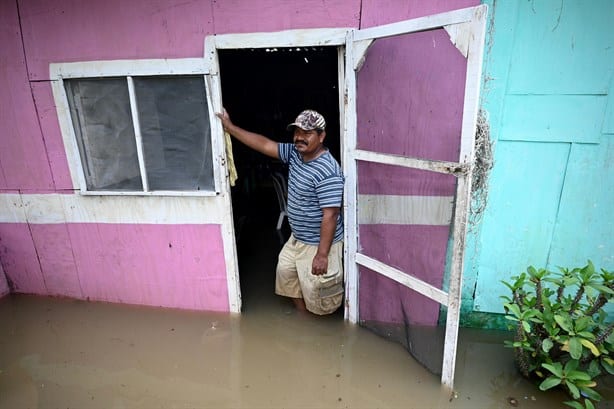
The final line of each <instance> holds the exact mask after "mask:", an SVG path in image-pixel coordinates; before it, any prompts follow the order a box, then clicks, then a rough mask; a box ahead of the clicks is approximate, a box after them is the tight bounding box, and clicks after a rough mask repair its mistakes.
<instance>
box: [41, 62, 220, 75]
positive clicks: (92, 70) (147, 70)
mask: <svg viewBox="0 0 614 409" xmlns="http://www.w3.org/2000/svg"><path fill="white" fill-rule="evenodd" d="M207 72H208V71H207V67H206V64H205V60H204V59H203V58H175V59H143V60H104V61H82V62H67V63H52V64H50V65H49V74H50V78H51V79H52V80H57V79H60V78H83V77H114V76H127V75H131V76H140V75H163V74H167V75H188V74H206V73H207Z"/></svg>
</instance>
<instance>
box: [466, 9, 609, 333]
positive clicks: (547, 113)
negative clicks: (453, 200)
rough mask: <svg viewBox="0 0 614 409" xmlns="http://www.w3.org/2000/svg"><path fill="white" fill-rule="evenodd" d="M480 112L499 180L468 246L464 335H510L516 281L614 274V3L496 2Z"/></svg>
mask: <svg viewBox="0 0 614 409" xmlns="http://www.w3.org/2000/svg"><path fill="white" fill-rule="evenodd" d="M486 3H487V4H488V5H489V19H490V21H489V29H488V37H487V44H486V51H485V52H486V55H485V61H484V77H483V78H484V80H483V91H482V107H483V109H485V110H486V111H487V112H488V115H489V124H490V130H491V139H492V141H493V142H494V161H495V164H494V168H493V170H492V173H491V176H490V180H489V189H488V190H489V191H488V205H487V207H486V210H485V212H484V215H483V219H482V223H481V224H480V225H479V226H478V228H477V229H476V232H475V233H473V234H472V235H471V236H470V237H469V240H468V246H467V255H466V260H465V281H464V287H463V303H462V314H463V315H462V324H463V325H464V326H478V327H501V326H502V325H504V324H503V320H501V317H500V316H497V315H494V314H484V313H502V312H503V309H502V302H501V300H500V298H499V297H500V296H501V295H504V294H506V292H507V290H506V288H505V287H504V286H503V285H502V284H501V280H507V279H509V278H510V277H511V276H512V275H516V274H518V273H520V272H522V271H524V270H525V269H526V267H527V266H529V265H534V266H536V267H538V266H539V267H547V268H549V269H553V270H554V269H556V266H565V267H576V266H582V265H584V264H586V260H587V259H591V260H592V261H593V262H594V264H595V265H596V266H597V267H601V268H605V269H608V270H614V172H613V165H612V162H613V161H614V80H613V72H614V35H613V34H612V33H613V31H612V29H611V24H612V21H614V1H610V0H593V1H582V0H533V1H527V0H522V1H521V0H505V1H503V0H490V1H486Z"/></svg>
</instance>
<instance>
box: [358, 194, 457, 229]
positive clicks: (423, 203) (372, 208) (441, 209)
mask: <svg viewBox="0 0 614 409" xmlns="http://www.w3.org/2000/svg"><path fill="white" fill-rule="evenodd" d="M453 209H454V197H453V196H401V195H358V223H359V224H400V225H408V224H411V225H426V226H449V225H450V223H451V222H452V212H453Z"/></svg>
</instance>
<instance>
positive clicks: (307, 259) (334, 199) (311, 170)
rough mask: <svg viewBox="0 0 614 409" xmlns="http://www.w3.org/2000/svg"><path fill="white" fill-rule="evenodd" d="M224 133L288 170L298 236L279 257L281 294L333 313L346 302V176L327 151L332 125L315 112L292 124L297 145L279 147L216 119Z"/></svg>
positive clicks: (317, 310)
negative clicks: (344, 199)
mask: <svg viewBox="0 0 614 409" xmlns="http://www.w3.org/2000/svg"><path fill="white" fill-rule="evenodd" d="M216 115H217V116H218V117H219V118H220V119H221V121H222V125H223V126H224V129H225V130H226V131H227V132H228V133H229V134H231V135H232V136H234V137H235V138H236V139H238V140H239V141H241V142H242V143H244V144H245V145H247V146H249V147H250V148H252V149H254V150H256V151H258V152H260V153H263V154H264V155H267V156H270V157H272V158H275V159H279V160H281V161H282V162H283V163H284V164H286V165H288V169H289V171H288V221H289V222H290V228H291V230H292V234H291V235H290V238H289V239H288V241H287V242H286V244H285V245H284V247H283V248H282V250H281V252H280V253H279V260H278V263H277V271H276V278H275V293H276V294H279V295H282V296H285V297H289V298H291V299H292V300H293V302H294V305H295V306H296V308H297V309H299V310H302V311H304V310H308V311H310V312H312V313H314V314H318V315H325V314H331V313H333V312H334V311H335V310H337V309H338V308H339V306H340V305H341V303H342V301H343V261H342V260H343V220H342V214H341V203H342V199H343V182H344V178H343V173H342V172H341V167H340V166H339V163H338V162H337V161H336V160H335V158H333V156H332V155H331V154H330V152H329V151H328V149H327V148H326V147H325V146H324V144H323V143H324V138H325V137H326V121H325V120H324V117H323V116H322V115H320V114H319V113H318V112H316V111H313V110H305V111H303V112H301V113H300V114H299V115H298V116H297V117H296V120H295V121H294V122H293V123H291V124H289V125H288V130H293V132H294V138H293V142H294V143H278V142H275V141H273V140H271V139H269V138H267V137H265V136H263V135H260V134H257V133H254V132H250V131H247V130H245V129H242V128H240V127H238V126H236V125H235V124H233V123H232V121H231V120H230V117H229V116H228V113H227V112H226V111H224V112H223V113H218V114H216Z"/></svg>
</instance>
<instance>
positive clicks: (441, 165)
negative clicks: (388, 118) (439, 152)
mask: <svg viewBox="0 0 614 409" xmlns="http://www.w3.org/2000/svg"><path fill="white" fill-rule="evenodd" d="M354 157H355V158H356V160H361V161H364V162H374V163H382V164H385V165H395V166H402V167H405V168H413V169H422V170H429V171H432V172H438V173H445V174H453V175H459V174H463V173H466V172H467V166H466V165H463V164H460V163H456V162H444V161H436V160H427V159H418V158H410V157H407V156H400V155H392V154H388V153H378V152H370V151H363V150H360V149H357V150H355V152H354Z"/></svg>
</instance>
